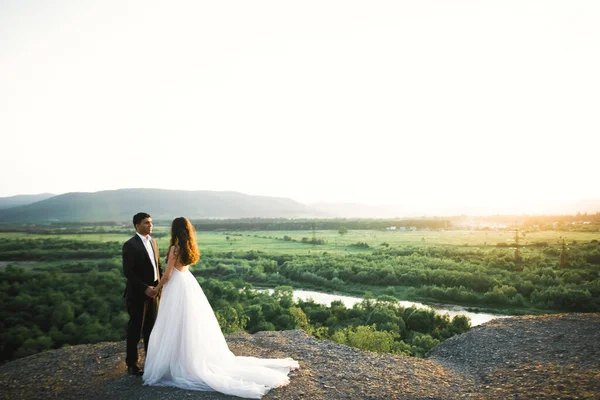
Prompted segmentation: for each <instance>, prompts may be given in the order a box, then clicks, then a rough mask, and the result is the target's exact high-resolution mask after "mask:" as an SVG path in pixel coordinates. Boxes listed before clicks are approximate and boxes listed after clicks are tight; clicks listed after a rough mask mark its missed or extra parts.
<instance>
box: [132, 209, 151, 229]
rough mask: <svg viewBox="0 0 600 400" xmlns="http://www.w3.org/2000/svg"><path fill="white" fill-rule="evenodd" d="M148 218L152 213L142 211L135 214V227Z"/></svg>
mask: <svg viewBox="0 0 600 400" xmlns="http://www.w3.org/2000/svg"><path fill="white" fill-rule="evenodd" d="M146 218H152V217H151V216H150V214H148V213H145V212H140V213H137V214H135V215H134V216H133V227H134V228H135V227H136V225H139V224H141V223H142V221H143V220H145V219H146Z"/></svg>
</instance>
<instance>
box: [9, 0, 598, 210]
mask: <svg viewBox="0 0 600 400" xmlns="http://www.w3.org/2000/svg"><path fill="white" fill-rule="evenodd" d="M598 21H600V2H598V1H594V0H592V1H566V0H565V1H550V0H540V1H527V0H518V1H507V0H502V1H483V0H476V1H410V2H408V1H348V0H343V1H326V0H319V1H306V0H305V1H296V2H289V1H282V0H277V1H211V2H208V1H186V2H181V1H179V2H178V1H169V2H167V1H165V2H153V1H139V2H126V1H106V0H104V1H100V2H98V1H81V0H77V1H52V2H50V1H27V0H25V1H24V0H18V1H0V135H1V146H2V152H1V158H0V171H1V172H0V174H1V183H0V196H10V195H15V194H27V193H41V192H51V193H65V192H71V191H98V190H105V189H118V188H131V187H160V188H166V189H186V190H199V189H203V190H234V191H240V192H244V193H248V194H260V195H270V196H283V197H290V198H293V199H295V200H298V201H301V202H305V203H310V202H318V201H327V202H330V201H352V202H363V203H368V204H390V203H401V204H407V205H410V204H418V205H420V208H423V207H422V206H423V205H424V204H431V205H432V207H434V206H436V205H439V204H440V203H444V204H450V205H466V206H473V207H478V208H481V207H488V208H489V209H490V210H497V211H499V212H509V211H528V210H532V209H533V210H535V209H539V207H541V206H543V205H545V204H548V203H552V202H559V201H563V200H573V199H581V198H587V197H600V185H598V184H597V174H598V170H599V169H598V142H599V140H598V137H599V134H600V113H599V110H600V73H599V72H598V71H600V23H599V22H598Z"/></svg>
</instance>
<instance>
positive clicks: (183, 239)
mask: <svg viewBox="0 0 600 400" xmlns="http://www.w3.org/2000/svg"><path fill="white" fill-rule="evenodd" d="M171 246H175V249H176V253H175V254H176V257H177V258H178V259H179V261H180V262H181V264H183V265H192V264H196V263H197V262H198V260H199V259H200V250H198V244H197V243H196V231H195V229H194V225H192V223H191V222H190V221H189V220H188V219H187V218H185V217H178V218H175V219H174V220H173V223H172V224H171V242H170V244H169V249H170V248H171ZM167 257H168V256H167Z"/></svg>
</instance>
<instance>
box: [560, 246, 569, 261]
mask: <svg viewBox="0 0 600 400" xmlns="http://www.w3.org/2000/svg"><path fill="white" fill-rule="evenodd" d="M568 266H569V248H568V247H567V244H566V242H565V239H563V242H562V249H561V251H560V267H561V268H567V267H568Z"/></svg>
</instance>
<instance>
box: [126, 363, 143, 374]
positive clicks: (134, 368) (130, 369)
mask: <svg viewBox="0 0 600 400" xmlns="http://www.w3.org/2000/svg"><path fill="white" fill-rule="evenodd" d="M127 372H129V375H135V376H142V375H143V374H144V371H142V370H141V369H140V368H139V367H138V366H137V365H134V366H131V367H128V368H127Z"/></svg>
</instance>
